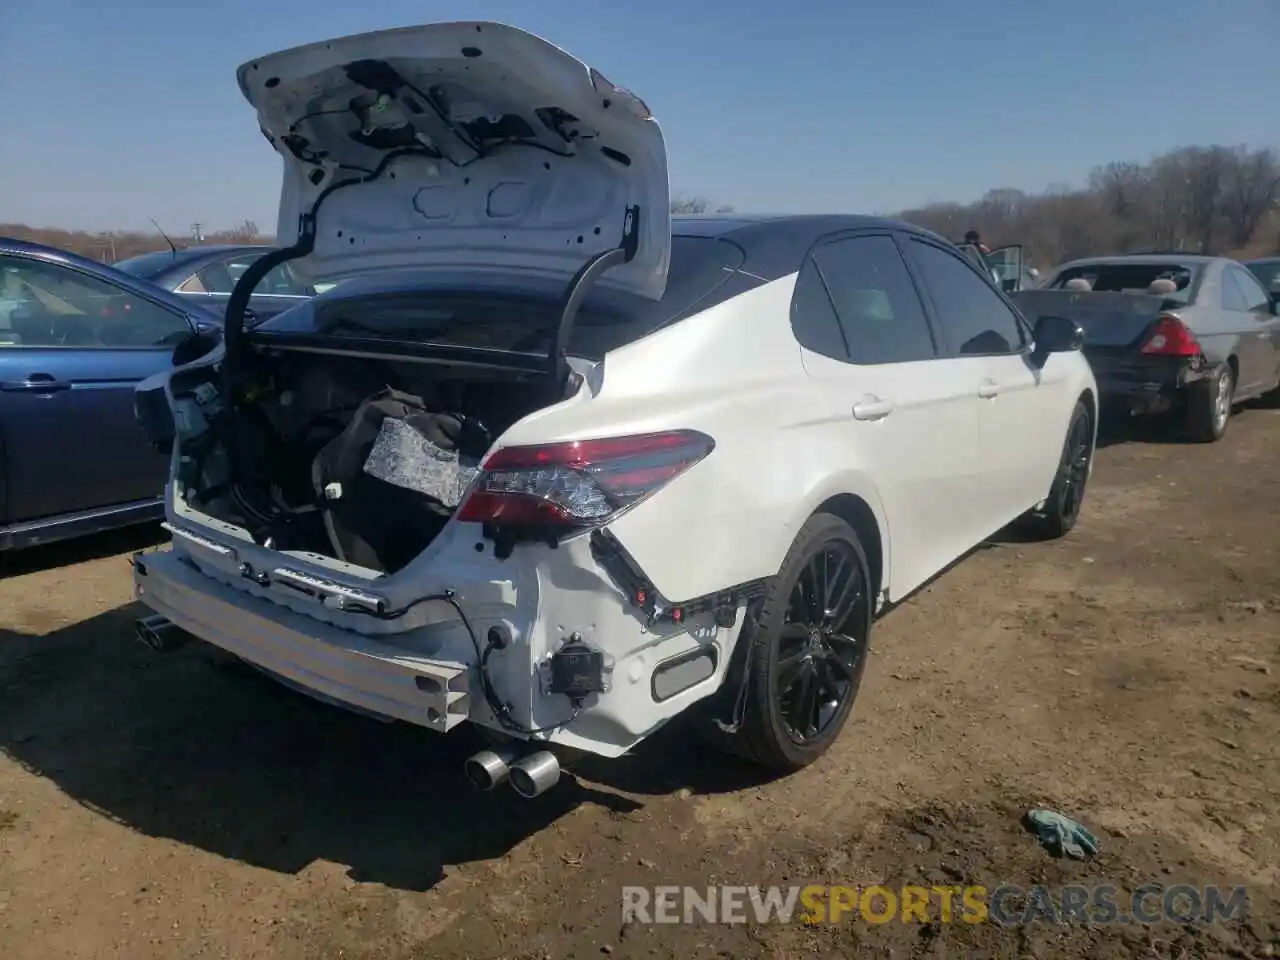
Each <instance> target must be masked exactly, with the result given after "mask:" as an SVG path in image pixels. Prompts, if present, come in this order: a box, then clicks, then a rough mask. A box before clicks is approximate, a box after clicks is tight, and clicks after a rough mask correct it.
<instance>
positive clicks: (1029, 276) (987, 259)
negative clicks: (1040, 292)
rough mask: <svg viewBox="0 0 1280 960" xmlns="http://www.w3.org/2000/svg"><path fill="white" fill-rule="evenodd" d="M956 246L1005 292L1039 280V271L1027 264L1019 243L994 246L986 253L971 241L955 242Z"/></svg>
mask: <svg viewBox="0 0 1280 960" xmlns="http://www.w3.org/2000/svg"><path fill="white" fill-rule="evenodd" d="M956 246H957V247H958V248H959V250H960V252H961V253H963V254H964V255H965V256H966V257H968V258H969V259H970V260H972V261H973V262H974V263H976V264H977V265H978V266H979V267H981V268H982V269H983V270H986V271H988V272H989V273H990V274H991V277H992V279H993V280H995V282H996V283H997V284H998V285H999V287H1000V289H1001V290H1003V291H1004V292H1005V293H1013V292H1015V291H1017V290H1029V289H1031V288H1032V287H1034V286H1035V285H1036V283H1037V281H1038V280H1039V277H1040V273H1039V271H1037V270H1036V269H1035V268H1034V267H1031V266H1029V265H1028V264H1027V262H1026V259H1025V257H1024V255H1023V249H1022V245H1021V244H1019V243H1013V244H1009V245H1008V246H1004V247H996V248H995V249H994V250H988V251H987V252H986V253H983V252H982V251H981V250H979V249H978V248H977V247H976V246H974V245H973V244H972V243H957V244H956Z"/></svg>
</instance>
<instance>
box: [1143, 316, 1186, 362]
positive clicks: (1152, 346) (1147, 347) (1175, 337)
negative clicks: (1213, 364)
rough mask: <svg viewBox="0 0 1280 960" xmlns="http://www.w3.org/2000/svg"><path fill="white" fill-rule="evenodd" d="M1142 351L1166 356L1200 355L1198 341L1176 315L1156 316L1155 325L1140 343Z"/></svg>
mask: <svg viewBox="0 0 1280 960" xmlns="http://www.w3.org/2000/svg"><path fill="white" fill-rule="evenodd" d="M1142 352H1143V353H1158V354H1160V355H1162V356H1166V357H1197V356H1199V355H1200V341H1198V340H1197V339H1196V335H1195V334H1194V333H1192V332H1191V331H1190V330H1188V329H1187V325H1186V324H1185V323H1183V322H1182V321H1181V320H1179V319H1178V318H1177V317H1174V316H1162V317H1157V318H1156V327H1155V329H1154V330H1153V331H1152V332H1151V336H1149V337H1148V338H1147V342H1146V343H1144V344H1143V345H1142Z"/></svg>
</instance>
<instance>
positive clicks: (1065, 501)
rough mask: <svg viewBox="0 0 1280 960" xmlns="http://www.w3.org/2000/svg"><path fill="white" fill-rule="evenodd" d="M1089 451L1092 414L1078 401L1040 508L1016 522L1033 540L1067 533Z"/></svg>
mask: <svg viewBox="0 0 1280 960" xmlns="http://www.w3.org/2000/svg"><path fill="white" fill-rule="evenodd" d="M1093 452H1094V424H1093V416H1092V414H1090V413H1089V408H1088V407H1087V406H1085V405H1084V403H1083V401H1082V402H1079V403H1077V404H1076V407H1075V409H1074V410H1072V411H1071V419H1070V420H1069V421H1067V435H1066V437H1065V438H1063V441H1062V454H1061V458H1060V459H1059V461H1058V469H1057V472H1056V473H1054V475H1053V484H1052V485H1051V486H1050V487H1049V496H1047V497H1046V498H1045V503H1044V508H1043V509H1041V510H1038V511H1032V512H1031V513H1028V514H1026V515H1025V516H1023V517H1022V518H1021V520H1020V522H1019V524H1018V525H1019V526H1020V527H1021V528H1022V530H1023V532H1024V533H1026V534H1027V535H1028V536H1029V537H1031V538H1033V539H1037V540H1056V539H1057V538H1058V537H1063V536H1066V535H1067V534H1068V533H1070V532H1071V528H1072V527H1074V526H1075V525H1076V521H1077V520H1079V519H1080V508H1081V507H1083V506H1084V495H1085V490H1086V488H1087V486H1088V483H1089V468H1090V466H1091V465H1092V463H1093Z"/></svg>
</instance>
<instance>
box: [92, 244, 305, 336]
mask: <svg viewBox="0 0 1280 960" xmlns="http://www.w3.org/2000/svg"><path fill="white" fill-rule="evenodd" d="M273 249H275V248H274V247H269V246H265V245H263V244H241V245H238V246H236V245H224V244H203V245H199V246H194V247H186V248H185V249H182V250H163V251H160V252H157V253H144V254H142V255H141V256H138V257H130V258H129V259H128V260H121V261H119V262H117V263H115V264H113V266H114V267H115V268H116V269H118V270H123V271H125V272H126V273H131V274H133V275H134V276H135V277H141V278H142V279H143V280H146V281H148V282H150V283H154V284H155V285H156V286H160V287H164V288H165V289H166V290H171V291H173V292H174V293H178V294H181V295H182V296H184V297H190V298H191V299H193V300H195V301H196V302H198V303H200V304H201V306H204V307H206V308H207V309H210V310H212V311H214V312H215V313H217V314H218V315H219V316H222V315H223V314H224V313H226V310H227V301H228V300H230V299H231V291H232V290H233V289H234V288H235V285H236V281H237V280H239V279H240V275H241V274H243V273H244V272H245V271H246V270H248V269H249V264H251V263H253V261H255V260H257V259H258V258H259V257H261V256H262V255H263V254H265V253H269V252H270V251H271V250H273ZM316 293H317V290H316V288H315V287H313V286H311V285H310V284H308V283H305V282H304V281H302V280H301V279H300V278H298V277H297V276H295V275H294V273H293V272H292V270H291V269H290V267H289V264H287V263H282V264H281V265H280V266H278V267H276V268H275V269H274V270H272V271H271V272H270V273H268V274H267V275H266V276H265V277H263V278H262V281H261V282H260V283H259V284H258V286H257V287H256V288H255V289H254V291H253V295H252V296H251V297H250V298H249V308H248V310H246V311H245V321H246V322H248V323H254V322H257V321H262V320H266V319H268V318H269V317H274V316H275V315H276V314H277V313H280V312H281V311H283V310H288V309H289V308H290V307H292V306H296V305H297V304H299V303H302V302H303V301H305V300H309V299H310V298H311V297H314V296H315V295H316Z"/></svg>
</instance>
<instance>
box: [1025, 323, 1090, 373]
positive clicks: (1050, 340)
mask: <svg viewBox="0 0 1280 960" xmlns="http://www.w3.org/2000/svg"><path fill="white" fill-rule="evenodd" d="M1034 336H1035V341H1036V343H1035V349H1034V350H1033V351H1032V353H1031V358H1032V360H1033V361H1034V362H1035V364H1036V366H1043V365H1044V363H1045V361H1046V360H1048V359H1049V355H1050V354H1052V353H1069V352H1071V351H1073V350H1079V349H1080V348H1081V347H1083V346H1084V330H1083V328H1081V326H1080V324H1078V323H1076V322H1075V321H1074V320H1070V319H1068V318H1067V317H1054V316H1044V317H1041V318H1040V319H1039V320H1037V321H1036V326H1035V332H1034Z"/></svg>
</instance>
